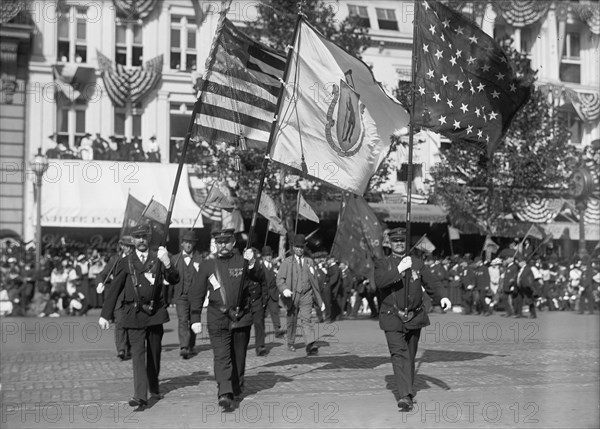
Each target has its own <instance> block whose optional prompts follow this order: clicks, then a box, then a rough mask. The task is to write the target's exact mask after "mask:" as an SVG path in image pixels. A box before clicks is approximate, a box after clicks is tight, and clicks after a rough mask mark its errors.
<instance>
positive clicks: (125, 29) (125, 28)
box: [115, 22, 144, 67]
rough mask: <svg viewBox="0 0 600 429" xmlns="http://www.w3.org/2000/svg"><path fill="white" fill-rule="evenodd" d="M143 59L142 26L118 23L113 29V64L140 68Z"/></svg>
mask: <svg viewBox="0 0 600 429" xmlns="http://www.w3.org/2000/svg"><path fill="white" fill-rule="evenodd" d="M143 58H144V48H143V46H142V26H141V25H139V24H134V23H132V22H118V23H117V26H116V28H115V62H116V63H117V64H121V65H123V66H126V67H140V66H141V65H142V62H143Z"/></svg>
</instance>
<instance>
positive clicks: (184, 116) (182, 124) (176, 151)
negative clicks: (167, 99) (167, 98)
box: [169, 103, 198, 164]
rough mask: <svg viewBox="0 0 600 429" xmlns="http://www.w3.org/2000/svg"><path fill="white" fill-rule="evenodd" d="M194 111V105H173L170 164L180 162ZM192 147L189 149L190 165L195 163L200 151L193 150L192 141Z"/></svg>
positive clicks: (171, 113)
mask: <svg viewBox="0 0 600 429" xmlns="http://www.w3.org/2000/svg"><path fill="white" fill-rule="evenodd" d="M193 110H194V104H193V103H171V108H170V112H169V120H170V124H169V125H170V130H169V132H170V136H171V138H170V140H169V155H170V157H169V162H178V161H179V155H180V154H181V150H182V149H183V142H184V141H185V136H186V134H187V130H188V126H189V124H190V119H191V117H192V111H193ZM189 144H190V147H188V163H189V164H194V163H195V156H196V155H198V153H197V152H198V151H196V150H194V149H193V144H194V142H192V141H190V143H189Z"/></svg>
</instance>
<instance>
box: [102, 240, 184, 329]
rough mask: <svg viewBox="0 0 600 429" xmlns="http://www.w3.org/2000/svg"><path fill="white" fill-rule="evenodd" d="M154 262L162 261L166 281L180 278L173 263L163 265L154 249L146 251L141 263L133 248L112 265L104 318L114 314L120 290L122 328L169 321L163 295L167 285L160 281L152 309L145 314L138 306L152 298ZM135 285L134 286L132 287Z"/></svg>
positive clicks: (103, 312) (103, 313)
mask: <svg viewBox="0 0 600 429" xmlns="http://www.w3.org/2000/svg"><path fill="white" fill-rule="evenodd" d="M156 264H161V265H160V267H161V268H160V269H161V270H162V276H163V278H164V279H165V280H166V281H168V282H169V283H177V282H178V281H179V274H178V273H177V270H176V269H175V267H173V265H171V267H169V269H166V268H165V267H164V265H162V263H161V262H160V261H159V260H158V258H157V256H156V252H153V251H150V252H148V258H147V259H146V262H145V263H143V264H142V261H140V259H139V258H138V256H137V253H136V252H132V253H131V254H130V255H128V256H127V257H125V258H123V259H122V260H121V261H120V262H119V263H118V264H117V266H116V268H115V277H114V279H113V281H112V282H111V286H110V287H109V288H108V290H107V296H106V300H105V302H104V306H103V307H102V314H101V315H102V317H103V318H105V319H106V320H111V319H112V318H113V313H114V310H115V306H116V304H117V301H118V298H119V294H120V293H121V292H123V298H122V302H123V313H122V319H121V322H122V323H121V325H122V327H123V328H137V329H141V328H145V327H147V326H154V325H162V324H163V323H166V322H168V321H169V314H168V313H167V309H166V302H165V298H164V297H165V295H166V287H165V285H164V284H163V282H160V283H159V284H158V285H157V287H159V288H160V291H159V292H158V293H156V295H157V298H158V299H157V300H156V301H155V302H154V312H153V313H152V314H151V315H148V314H147V313H145V312H144V311H139V307H140V306H141V305H142V304H149V303H150V300H151V299H152V294H153V292H154V286H153V285H154V277H153V275H154V272H155V269H156ZM136 286H137V287H136ZM134 287H136V289H135V290H134ZM136 291H137V293H136Z"/></svg>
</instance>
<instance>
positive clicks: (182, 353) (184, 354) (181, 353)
mask: <svg viewBox="0 0 600 429" xmlns="http://www.w3.org/2000/svg"><path fill="white" fill-rule="evenodd" d="M179 356H181V357H182V358H183V359H189V358H190V351H189V350H188V349H186V348H183V349H181V350H180V351H179Z"/></svg>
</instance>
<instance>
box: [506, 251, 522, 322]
mask: <svg viewBox="0 0 600 429" xmlns="http://www.w3.org/2000/svg"><path fill="white" fill-rule="evenodd" d="M505 263H506V269H505V270H504V279H503V280H502V291H503V294H502V298H503V300H504V302H505V303H506V306H505V308H506V313H505V314H504V316H505V317H511V316H512V315H513V313H516V308H513V302H514V300H515V298H516V297H517V294H518V293H519V291H518V289H517V275H518V274H519V270H520V268H519V265H518V264H517V263H516V262H515V258H514V255H513V256H508V257H507V258H506V259H505Z"/></svg>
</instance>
